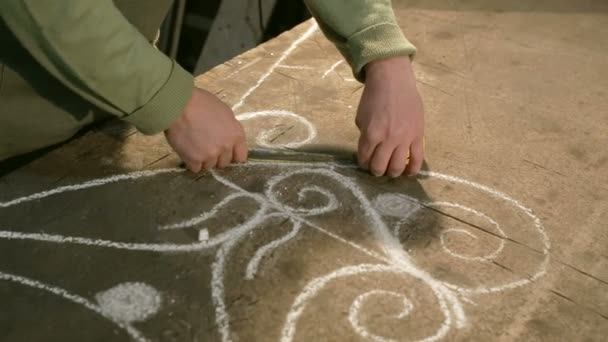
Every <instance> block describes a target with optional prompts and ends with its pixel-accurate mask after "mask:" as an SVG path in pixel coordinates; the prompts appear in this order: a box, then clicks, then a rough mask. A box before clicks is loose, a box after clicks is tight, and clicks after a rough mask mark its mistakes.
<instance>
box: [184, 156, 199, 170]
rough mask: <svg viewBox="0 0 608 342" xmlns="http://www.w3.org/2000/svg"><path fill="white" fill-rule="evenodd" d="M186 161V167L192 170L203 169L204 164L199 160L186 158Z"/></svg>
mask: <svg viewBox="0 0 608 342" xmlns="http://www.w3.org/2000/svg"><path fill="white" fill-rule="evenodd" d="M184 163H185V164H186V168H187V169H188V170H190V171H191V172H194V173H199V172H200V171H201V167H202V164H201V162H199V161H193V160H186V159H184Z"/></svg>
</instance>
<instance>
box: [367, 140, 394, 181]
mask: <svg viewBox="0 0 608 342" xmlns="http://www.w3.org/2000/svg"><path fill="white" fill-rule="evenodd" d="M394 150H395V145H393V144H387V143H381V144H380V145H378V146H377V147H376V149H375V150H374V154H373V156H372V161H371V162H370V169H371V172H372V174H373V175H374V176H376V177H380V176H383V175H384V174H385V173H386V169H387V167H388V162H389V161H390V159H391V156H392V155H393V151H394Z"/></svg>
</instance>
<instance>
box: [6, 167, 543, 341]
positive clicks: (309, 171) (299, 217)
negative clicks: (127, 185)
mask: <svg viewBox="0 0 608 342" xmlns="http://www.w3.org/2000/svg"><path fill="white" fill-rule="evenodd" d="M274 165H275V164H267V163H257V164H250V165H243V166H235V167H245V168H259V167H271V166H272V167H274ZM280 168H283V169H284V170H285V171H283V172H282V173H280V174H279V175H276V176H273V177H271V178H270V179H269V180H268V182H267V185H266V189H265V190H264V193H263V194H259V193H251V192H248V191H246V190H245V189H243V188H241V187H240V186H238V185H237V184H235V183H234V182H232V181H230V180H228V179H227V178H225V177H222V176H219V175H218V174H217V173H215V172H213V173H212V176H213V177H214V178H215V179H216V180H217V181H218V182H219V183H221V184H224V185H226V186H227V187H228V188H229V189H231V190H232V191H234V192H233V193H231V194H229V195H227V196H226V197H225V198H224V199H223V200H221V201H220V202H219V203H220V204H221V205H220V204H218V205H216V206H214V207H213V208H212V209H211V210H209V211H208V212H206V213H203V214H201V215H198V216H196V217H194V218H188V219H184V220H182V221H180V222H177V223H173V224H170V225H165V226H160V227H159V230H160V231H164V230H167V229H188V228H192V229H196V228H197V226H199V225H200V224H201V223H202V222H203V221H204V220H206V219H208V218H211V217H213V216H216V215H218V214H219V213H220V212H221V209H222V207H224V206H226V205H227V204H229V203H230V202H231V201H233V200H235V199H237V198H246V199H247V200H250V201H252V204H254V205H257V211H256V213H255V214H253V215H252V216H251V217H250V218H249V219H247V220H246V221H245V222H244V223H242V224H240V225H237V226H235V227H229V228H228V229H227V230H225V231H224V232H222V233H220V234H218V235H217V236H212V237H209V239H208V240H206V241H204V242H196V243H192V244H172V243H156V244H147V243H125V242H119V241H107V240H96V239H87V238H81V237H68V236H60V235H48V234H41V233H23V232H19V231H16V230H14V231H7V230H2V231H0V238H4V239H20V240H35V241H45V242H52V243H68V244H81V245H90V246H98V247H106V248H116V249H126V250H134V251H137V250H147V251H156V252H193V251H202V250H207V249H210V248H216V247H217V248H218V251H217V254H216V260H215V262H214V263H213V265H212V298H213V303H214V305H215V310H216V323H217V325H218V329H219V331H220V335H221V336H222V340H224V341H229V340H230V324H229V321H230V315H229V313H228V311H227V309H226V304H225V298H224V293H225V291H224V271H225V268H226V264H227V262H228V260H229V257H230V253H231V251H232V250H233V248H234V247H235V246H236V245H237V244H238V242H240V241H241V240H242V239H243V238H244V237H245V236H247V234H248V233H249V232H251V231H253V230H255V229H263V228H264V227H266V226H267V225H265V222H266V221H267V220H269V219H276V218H285V219H288V221H289V222H290V223H291V225H292V229H291V230H290V231H289V232H288V233H287V234H285V235H283V236H282V237H280V238H278V239H276V240H274V241H271V242H270V243H268V244H266V245H264V246H262V247H260V248H259V249H258V250H257V251H256V252H255V253H254V255H253V257H252V258H251V260H250V261H249V263H248V265H247V268H246V270H245V276H244V278H245V279H253V278H254V276H255V275H256V273H257V272H258V269H259V266H260V264H261V262H262V260H263V259H264V257H265V256H266V255H268V254H269V252H270V251H272V250H274V249H276V248H279V247H280V246H281V245H284V244H286V243H288V242H289V241H291V240H292V239H293V238H294V237H295V236H297V235H298V234H299V233H300V232H301V231H303V230H302V228H303V227H306V226H308V227H311V228H314V229H317V228H321V229H320V230H319V231H321V232H328V230H327V229H323V228H322V227H319V226H318V225H317V224H314V223H312V222H310V221H309V220H308V219H307V218H308V217H311V216H318V215H321V214H328V213H331V212H333V211H335V210H337V209H338V208H339V207H340V201H339V200H338V197H337V196H336V195H335V194H333V193H332V192H331V191H330V190H329V189H330V188H329V187H328V186H327V185H325V186H319V185H307V186H304V187H301V188H300V189H299V191H298V193H297V195H298V201H300V202H304V200H305V199H306V198H307V196H310V195H311V194H312V193H314V194H315V195H316V196H322V197H324V198H325V200H324V201H323V200H321V201H319V200H317V201H315V203H320V204H319V205H318V206H316V207H312V208H310V207H301V206H300V207H296V206H293V205H290V204H287V203H284V201H282V200H281V199H280V198H279V197H278V196H277V193H278V192H279V190H277V189H278V188H279V186H280V184H290V178H291V177H294V176H306V177H310V176H315V177H314V179H320V178H326V179H327V180H329V181H331V182H334V183H335V184H336V186H338V187H342V188H344V189H346V190H348V191H349V192H350V193H351V194H352V195H353V196H354V198H355V199H356V201H357V203H358V207H359V208H360V209H361V210H362V211H363V212H364V217H365V218H366V219H367V221H368V222H367V223H366V224H365V226H366V227H367V228H368V229H369V230H370V231H371V232H372V233H373V235H374V236H375V237H376V241H377V249H378V250H379V251H380V253H378V252H377V251H369V250H368V249H366V248H364V247H363V246H360V245H359V244H357V243H356V242H352V241H347V240H345V239H341V238H339V237H336V235H335V234H328V236H329V237H332V238H335V239H336V240H337V241H339V242H343V243H345V245H347V246H350V247H353V248H355V249H356V250H359V251H361V252H363V253H365V254H367V255H369V256H371V257H373V258H375V259H376V260H377V261H379V262H382V263H383V264H378V265H367V266H366V265H364V266H361V265H359V266H352V267H347V268H343V269H340V270H337V271H334V272H331V273H330V274H328V275H326V276H323V277H320V278H317V279H314V280H313V281H311V282H310V283H309V285H307V286H306V287H305V289H304V290H303V291H302V292H301V294H300V295H299V296H298V297H297V298H296V300H295V301H294V304H293V305H292V308H291V310H290V312H289V313H288V315H287V318H286V322H285V324H284V328H283V333H282V338H281V340H282V341H291V340H292V339H293V338H294V337H295V334H296V332H297V329H296V328H297V321H298V319H299V317H300V316H301V314H302V313H303V310H304V309H305V308H306V307H307V305H308V303H309V302H310V301H312V300H313V299H314V297H315V296H317V295H318V293H319V292H320V291H322V290H323V289H324V287H326V286H327V285H328V284H329V283H330V282H332V281H333V280H335V279H338V278H341V277H347V276H354V275H359V274H364V273H377V272H389V273H395V274H402V275H404V276H410V277H414V278H417V279H418V280H421V281H422V282H423V283H425V284H427V285H428V286H429V287H430V289H431V290H432V292H433V293H434V294H435V296H436V299H437V302H438V305H439V308H440V310H441V312H442V313H443V314H444V316H445V320H444V322H443V323H442V324H441V326H439V327H438V328H437V330H436V331H435V333H434V334H431V335H430V336H428V337H426V338H422V339H420V340H421V341H435V340H437V339H440V338H441V337H443V336H445V334H446V333H447V331H448V330H449V329H450V327H452V326H455V327H462V326H464V325H465V324H466V322H467V319H466V315H465V314H464V307H463V305H464V303H465V302H469V296H471V295H474V294H484V293H493V292H499V291H503V290H507V289H510V288H515V287H520V286H523V285H526V284H528V283H530V282H532V281H534V280H536V279H538V278H539V277H540V276H542V275H543V274H544V272H545V269H546V264H547V261H548V258H549V253H548V252H549V241H548V238H547V236H546V234H545V233H544V229H543V227H542V224H541V222H540V220H539V219H538V218H537V217H536V216H535V215H534V214H533V213H532V211H531V210H530V209H528V208H526V207H524V206H522V205H521V204H520V203H519V202H518V201H516V200H514V199H512V198H510V197H508V196H507V195H505V194H502V193H500V192H498V191H496V190H493V189H490V188H487V187H485V186H483V185H480V184H477V183H474V182H471V181H467V180H463V179H461V178H457V177H453V176H449V175H444V174H440V173H436V172H424V173H425V175H426V176H428V177H429V178H434V179H440V180H446V181H449V182H450V183H452V184H461V185H464V186H467V187H470V188H474V189H477V190H481V191H483V192H485V193H487V194H489V195H491V196H493V197H495V198H497V199H498V200H500V201H503V202H506V203H508V204H511V205H512V207H513V209H515V210H519V211H520V212H522V213H524V214H525V215H527V216H528V217H529V218H530V219H531V221H532V223H533V225H534V227H535V228H536V230H537V232H538V234H539V235H540V240H541V242H542V244H543V255H544V260H543V261H542V262H541V265H540V266H539V267H538V269H537V271H536V272H535V273H534V274H532V275H531V276H530V277H528V278H524V279H519V280H516V281H512V282H509V283H506V284H501V285H498V286H490V287H488V286H479V287H476V288H466V287H462V286H460V285H457V284H452V283H449V282H446V281H442V280H439V279H436V278H435V277H434V276H433V275H431V274H429V273H428V272H426V271H425V270H423V269H421V268H420V267H419V266H417V265H416V263H415V261H414V260H413V259H412V258H411V256H410V255H409V253H408V252H406V251H405V250H404V249H403V247H402V246H401V244H400V242H399V240H398V238H397V237H396V236H395V234H394V233H393V232H391V231H390V230H389V228H388V226H387V224H386V223H385V222H384V219H383V218H382V216H386V217H395V216H399V210H400V209H401V210H403V211H402V212H401V214H402V215H403V216H404V217H408V218H409V217H412V214H413V213H415V212H417V211H419V210H421V209H420V208H421V207H423V206H429V207H436V208H440V207H450V208H455V209H459V210H462V211H464V212H468V213H472V214H474V215H476V216H478V217H480V218H481V219H485V220H487V221H488V222H490V223H491V224H492V225H493V227H494V229H495V231H496V234H498V235H499V236H503V237H505V238H506V234H505V232H504V231H503V229H502V228H501V227H500V226H499V224H498V223H497V222H496V221H494V220H493V219H491V218H490V217H489V216H488V215H486V214H483V213H481V212H479V211H477V210H474V209H471V208H468V207H465V206H462V205H459V204H456V203H447V202H428V203H424V202H419V201H418V200H416V199H414V198H412V197H410V196H408V195H406V194H398V193H389V194H381V195H379V196H376V198H375V199H374V201H370V200H368V199H367V196H366V195H365V194H364V193H363V191H362V188H361V186H360V185H359V184H358V183H357V181H356V180H355V179H351V178H348V177H346V176H344V175H342V174H341V171H342V167H341V166H339V165H333V166H332V167H331V168H330V167H323V166H322V167H320V166H318V165H310V167H307V168H301V167H295V169H294V167H293V166H280ZM343 169H347V168H343ZM170 172H181V171H178V170H175V169H161V170H155V171H149V172H137V173H132V174H126V175H119V176H115V177H107V178H103V179H98V180H93V181H89V182H85V183H81V184H75V185H71V186H67V187H62V188H57V189H53V190H49V191H44V192H40V193H37V194H34V195H30V196H26V197H22V198H18V199H15V200H11V201H8V202H3V203H2V204H3V207H5V208H6V207H12V206H16V205H20V204H24V203H28V202H32V201H37V200H39V199H40V198H44V197H49V196H53V195H56V194H59V193H66V192H73V191H83V190H84V189H89V188H91V187H93V185H94V186H102V185H105V184H109V183H115V182H122V181H136V180H140V179H144V178H150V177H154V176H156V175H161V174H166V173H170ZM311 179H312V178H311ZM331 188H335V187H331ZM406 203H407V204H406ZM418 203H420V204H418ZM443 234H445V235H449V234H464V235H466V236H469V237H470V234H471V233H469V232H467V233H465V232H464V231H463V230H454V229H452V230H450V229H448V230H446V231H444V232H443ZM444 239H445V237H442V246H443V247H444V248H445V251H446V252H447V253H449V254H450V255H452V256H454V257H456V258H459V259H466V261H467V262H472V261H476V262H487V261H488V260H490V259H492V258H494V257H496V255H498V253H500V252H502V250H503V247H504V241H501V243H500V244H499V246H498V248H497V249H496V250H495V251H493V252H492V253H491V254H488V255H484V256H479V257H477V256H466V255H461V254H458V253H455V252H454V251H451V250H450V249H447V248H446V245H445V241H444ZM3 279H5V280H7V278H6V276H5V277H4V278H3ZM10 280H12V281H16V282H23V281H22V279H21V278H11V279H10ZM24 284H25V283H24ZM26 285H27V284H26ZM119 288H120V287H119ZM53 293H55V294H58V295H61V296H64V297H66V298H67V299H71V298H74V297H73V295H71V294H69V293H68V292H57V291H55V292H53ZM109 293H112V292H109ZM373 293H375V294H374V296H376V295H380V293H379V292H373ZM70 296H72V297H70ZM390 296H392V295H390ZM152 297H153V296H152ZM113 298H116V296H115V297H113ZM364 298H367V297H361V298H360V300H359V302H358V303H359V304H356V305H355V304H353V305H354V306H352V307H351V315H350V316H349V317H350V318H349V320H350V322H351V325H352V326H353V329H354V330H355V332H357V333H359V334H360V335H361V336H363V337H368V338H370V339H372V340H378V341H380V340H382V339H381V338H382V337H380V336H378V335H377V334H372V333H371V332H369V331H368V330H365V329H364V328H362V325H361V324H362V323H361V321H360V320H359V319H358V318H356V317H359V315H360V313H359V311H360V309H361V307H362V303H363V301H364ZM98 300H99V297H98ZM106 302H107V301H106ZM78 303H80V304H83V305H85V306H87V307H88V308H96V312H99V313H100V314H103V315H104V317H108V318H110V319H111V320H112V321H114V322H120V324H122V325H121V327H125V326H126V325H125V321H132V320H134V319H136V317H137V316H136V315H134V314H132V313H131V314H129V313H128V312H129V310H127V309H124V311H125V312H127V313H125V314H124V315H126V316H120V315H118V314H111V313H110V312H111V311H108V310H104V309H102V307H107V305H105V306H95V305H94V304H90V303H89V304H85V302H82V301H78ZM115 307H116V306H115ZM353 308H354V309H353ZM352 310H354V312H356V314H355V313H352ZM152 311H154V310H152ZM125 317H126V318H125ZM134 317H135V318H134ZM141 319H144V318H143V317H142V318H141ZM353 322H355V323H353ZM384 340H386V341H390V339H384ZM384 340H383V341H384Z"/></svg>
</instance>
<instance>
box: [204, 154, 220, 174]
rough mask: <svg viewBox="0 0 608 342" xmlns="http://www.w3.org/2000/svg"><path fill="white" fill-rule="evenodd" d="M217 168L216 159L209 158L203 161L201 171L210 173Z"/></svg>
mask: <svg viewBox="0 0 608 342" xmlns="http://www.w3.org/2000/svg"><path fill="white" fill-rule="evenodd" d="M216 166H217V157H209V158H207V159H205V161H203V170H207V171H210V170H211V169H213V168H215V167H216Z"/></svg>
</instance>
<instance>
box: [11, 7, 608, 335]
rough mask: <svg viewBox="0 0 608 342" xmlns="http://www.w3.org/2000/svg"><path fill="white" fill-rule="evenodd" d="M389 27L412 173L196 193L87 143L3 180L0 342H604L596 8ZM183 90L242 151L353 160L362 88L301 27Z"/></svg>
mask: <svg viewBox="0 0 608 342" xmlns="http://www.w3.org/2000/svg"><path fill="white" fill-rule="evenodd" d="M395 6H396V13H397V16H398V19H399V21H400V23H401V24H402V26H403V28H404V30H405V31H406V32H407V35H408V37H409V38H410V39H411V40H412V41H413V42H414V43H415V44H416V45H417V46H418V48H419V50H420V52H419V54H418V55H417V57H416V63H415V64H416V76H417V79H418V81H419V88H420V91H421V93H422V96H423V98H424V101H425V105H426V112H427V136H426V146H427V151H426V154H427V162H428V165H429V167H430V170H429V171H425V172H424V173H423V174H422V175H421V176H420V177H418V178H416V179H408V178H403V179H397V180H389V179H383V178H374V177H371V176H369V175H367V174H365V173H363V172H360V171H357V170H356V169H355V168H351V167H348V166H338V165H328V164H320V163H317V164H305V165H304V164H272V163H270V164H266V163H252V164H248V165H247V166H240V167H234V168H232V169H229V170H226V171H221V172H217V173H211V174H209V173H206V174H200V175H193V174H189V173H187V172H185V171H183V170H182V169H180V168H179V167H178V165H179V160H178V158H177V157H176V155H175V154H173V153H171V150H170V148H169V147H168V146H167V145H166V143H165V142H164V137H162V136H161V135H159V136H153V137H146V136H143V135H141V134H139V133H137V132H136V131H134V130H133V129H132V128H130V127H128V126H124V125H123V124H121V123H118V122H115V123H112V124H109V125H106V126H104V127H103V128H100V129H97V130H95V131H92V132H89V133H88V134H86V135H84V136H82V137H80V138H78V139H76V140H74V141H72V142H70V143H69V144H67V145H65V146H63V147H61V148H59V149H56V150H54V151H52V152H51V153H49V154H47V155H45V156H44V157H42V158H39V159H37V160H35V161H34V162H32V163H30V164H28V165H26V166H24V167H22V168H20V169H18V170H16V171H14V172H12V173H11V174H8V175H6V176H4V177H2V178H0V218H1V219H0V259H1V260H2V263H1V264H2V266H0V272H1V273H0V279H2V280H3V281H0V299H1V300H2V303H3V304H2V309H0V340H2V341H43V340H44V341H49V340H51V341H82V340H86V341H109V340H112V341H119V340H129V339H132V340H138V341H139V340H141V341H143V340H154V341H216V340H225V341H227V340H232V341H278V340H280V341H291V340H297V341H354V340H365V339H367V340H375V341H391V340H417V339H422V340H425V341H435V340H457V341H470V340H478V341H489V340H502V341H521V340H526V341H530V340H546V341H557V340H562V341H581V340H585V341H600V340H602V339H605V336H608V295H607V294H608V254H607V252H606V251H607V246H608V232H607V230H606V222H608V187H607V185H606V180H607V179H608V177H607V176H608V172H607V171H606V170H607V166H608V152H607V149H606V147H605V146H608V137H607V132H608V120H607V119H608V117H607V116H606V115H607V114H606V113H608V97H607V96H606V89H608V87H607V86H608V81H607V80H608V59H606V54H607V53H608V19H607V18H608V16H606V10H607V8H606V5H603V4H600V2H597V1H595V2H594V1H582V2H576V3H575V2H571V1H565V0H564V1H553V2H551V4H550V5H549V3H546V4H545V3H542V4H534V3H531V2H524V1H510V2H503V1H491V2H487V1H485V2H466V3H465V2H462V3H456V4H450V5H448V4H445V2H443V1H395ZM197 85H198V86H200V87H203V88H205V89H208V90H210V91H212V92H215V93H216V94H218V96H219V97H220V98H221V99H223V100H224V101H226V102H227V103H229V104H231V105H232V106H233V109H234V111H235V113H236V114H237V115H238V117H239V118H240V119H241V120H242V122H243V124H244V125H245V127H246V129H247V132H248V136H249V139H250V145H251V146H254V145H262V146H267V147H280V146H289V147H291V148H296V149H302V150H318V151H335V150H339V151H348V150H354V148H355V146H356V141H357V138H358V132H357V130H356V128H355V127H354V124H353V117H354V113H355V111H356V107H357V101H358V98H359V96H360V94H361V89H362V86H361V85H360V84H358V83H357V82H355V81H354V80H353V78H352V75H351V74H350V71H349V68H348V66H347V65H345V63H343V62H342V60H341V58H340V56H339V55H338V53H337V52H336V50H335V49H334V48H333V47H332V45H331V44H330V43H329V42H328V41H327V40H326V39H325V38H324V37H323V36H322V34H321V33H320V32H319V30H318V28H317V27H316V25H315V24H314V22H312V21H309V22H306V23H304V24H302V25H300V26H298V27H297V28H295V29H293V30H291V31H290V32H288V33H285V34H283V35H281V36H280V37H278V38H277V39H274V40H272V41H270V42H268V43H266V44H264V45H261V46H259V47H257V48H255V49H253V50H251V51H249V52H247V53H245V54H243V55H241V56H238V57H237V58H235V59H233V60H231V61H229V62H226V63H225V64H223V65H220V66H218V67H216V68H215V69H213V70H211V71H210V72H208V73H206V74H204V75H202V76H200V77H199V78H197Z"/></svg>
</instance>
